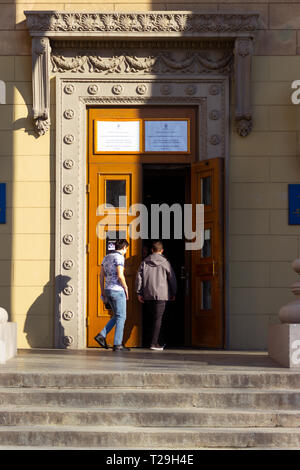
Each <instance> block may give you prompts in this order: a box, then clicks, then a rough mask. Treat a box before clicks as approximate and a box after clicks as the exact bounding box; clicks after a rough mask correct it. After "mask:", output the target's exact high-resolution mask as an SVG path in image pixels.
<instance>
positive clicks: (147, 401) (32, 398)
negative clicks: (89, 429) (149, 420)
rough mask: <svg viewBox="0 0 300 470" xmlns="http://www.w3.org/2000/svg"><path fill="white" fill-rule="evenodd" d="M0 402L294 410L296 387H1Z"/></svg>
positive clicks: (299, 400)
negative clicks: (265, 388) (266, 388)
mask: <svg viewBox="0 0 300 470" xmlns="http://www.w3.org/2000/svg"><path fill="white" fill-rule="evenodd" d="M0 405H59V406H68V407H81V408H84V407H90V406H94V407H95V406H100V407H114V408H120V407H121V408H122V407H127V408H139V407H142V408H164V407H166V408H191V407H194V408H239V409H240V408H243V409H267V410H269V409H279V410H298V409H300V390H260V389H220V388H218V389H207V388H206V389H188V390H187V389H168V390H165V389H154V388H153V389H147V390H143V389H129V388H118V389H116V388H112V389H109V388H104V389H76V390H69V389H34V388H27V389H26V388H21V389H19V388H1V389H0Z"/></svg>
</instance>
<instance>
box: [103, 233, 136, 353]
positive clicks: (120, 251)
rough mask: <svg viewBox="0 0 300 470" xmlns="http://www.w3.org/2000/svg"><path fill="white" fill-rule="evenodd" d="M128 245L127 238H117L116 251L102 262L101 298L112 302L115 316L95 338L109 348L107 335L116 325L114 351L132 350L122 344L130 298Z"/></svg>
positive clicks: (105, 301)
mask: <svg viewBox="0 0 300 470" xmlns="http://www.w3.org/2000/svg"><path fill="white" fill-rule="evenodd" d="M128 246H129V243H128V242H127V240H117V241H116V243H115V251H112V252H110V253H109V254H108V255H106V256H105V257H104V258H103V261H102V264H101V272H100V287H101V298H102V300H103V302H104V303H109V304H110V306H111V309H112V312H113V317H112V318H111V319H110V320H109V322H108V323H107V324H106V325H105V327H104V328H103V330H102V331H100V333H98V334H97V335H96V336H95V340H96V341H97V343H98V344H100V346H103V347H105V348H106V349H107V348H108V346H107V343H106V336H107V334H108V333H109V332H110V330H111V329H112V328H113V327H114V326H116V329H115V336H114V347H113V349H114V351H129V350H130V349H129V348H125V347H124V346H123V345H122V341H123V332H124V325H125V320H126V300H128V287H127V284H126V280H125V276H124V256H125V254H126V251H127V249H128ZM104 280H105V286H104Z"/></svg>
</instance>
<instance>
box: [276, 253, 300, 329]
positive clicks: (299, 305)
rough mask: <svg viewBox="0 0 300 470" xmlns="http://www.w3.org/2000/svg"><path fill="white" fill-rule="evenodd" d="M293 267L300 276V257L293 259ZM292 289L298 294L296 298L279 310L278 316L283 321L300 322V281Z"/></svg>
mask: <svg viewBox="0 0 300 470" xmlns="http://www.w3.org/2000/svg"><path fill="white" fill-rule="evenodd" d="M292 268H293V270H294V271H295V272H296V273H297V274H299V276H300V258H298V259H296V260H295V261H293V263H292ZM291 291H292V293H293V294H294V295H295V296H296V300H294V301H292V302H290V303H288V304H287V305H284V306H283V307H281V309H280V310H279V314H278V316H279V319H280V321H281V323H300V281H297V282H295V283H294V284H292V287H291Z"/></svg>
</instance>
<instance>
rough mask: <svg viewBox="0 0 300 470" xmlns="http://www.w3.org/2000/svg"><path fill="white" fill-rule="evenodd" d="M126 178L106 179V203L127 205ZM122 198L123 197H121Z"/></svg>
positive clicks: (116, 205)
mask: <svg viewBox="0 0 300 470" xmlns="http://www.w3.org/2000/svg"><path fill="white" fill-rule="evenodd" d="M125 196H126V180H106V197H105V203H106V205H108V204H110V205H111V206H113V207H126V201H125ZM119 198H121V199H119Z"/></svg>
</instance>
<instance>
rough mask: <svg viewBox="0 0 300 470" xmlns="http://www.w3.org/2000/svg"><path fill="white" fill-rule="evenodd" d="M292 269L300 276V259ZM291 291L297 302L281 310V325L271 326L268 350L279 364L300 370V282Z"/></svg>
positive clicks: (290, 303)
mask: <svg viewBox="0 0 300 470" xmlns="http://www.w3.org/2000/svg"><path fill="white" fill-rule="evenodd" d="M292 268H293V269H294V271H295V272H296V273H297V274H299V275H300V258H298V259H296V260H295V261H294V262H293V263H292ZM291 290H292V292H293V294H295V296H296V300H293V301H292V302H289V303H288V304H287V305H284V306H283V307H281V309H280V310H279V314H278V316H279V319H280V321H281V324H277V325H270V327H269V337H268V350H269V355H270V357H271V358H272V359H274V361H276V362H278V364H280V365H282V366H284V367H298V368H300V281H297V282H295V283H294V284H293V285H292V287H291Z"/></svg>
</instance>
